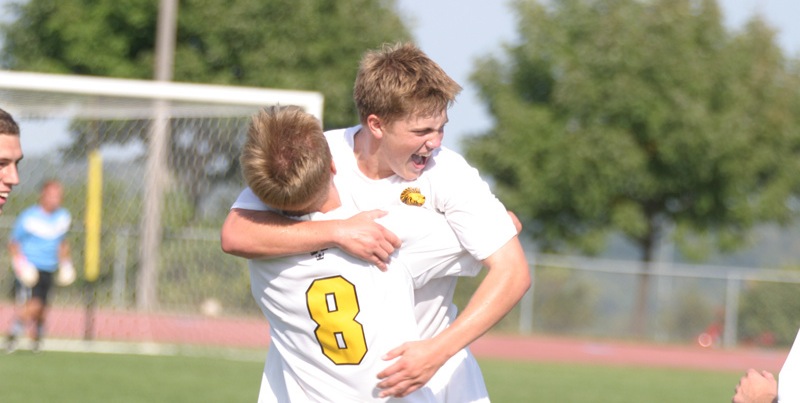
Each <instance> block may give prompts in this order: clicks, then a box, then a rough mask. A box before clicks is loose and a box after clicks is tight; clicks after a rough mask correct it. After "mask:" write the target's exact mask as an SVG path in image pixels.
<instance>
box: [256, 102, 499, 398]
mask: <svg viewBox="0 0 800 403" xmlns="http://www.w3.org/2000/svg"><path fill="white" fill-rule="evenodd" d="M241 165H242V172H243V174H244V177H245V180H246V182H247V184H248V185H249V186H250V188H251V189H252V190H253V192H254V193H255V194H256V195H258V197H259V199H260V200H261V201H263V202H264V203H265V204H267V205H269V206H270V207H271V208H273V209H276V210H277V211H280V212H281V213H282V214H284V215H287V216H290V217H293V219H296V220H331V219H341V218H347V217H349V216H351V215H352V214H354V213H355V212H356V211H355V210H354V209H352V208H348V207H345V206H342V203H341V201H340V198H339V195H338V192H337V189H336V186H335V185H334V183H333V178H334V175H335V172H336V168H335V166H334V164H333V162H332V158H331V154H330V151H329V149H328V144H327V142H326V140H325V137H324V135H323V133H322V128H321V126H320V123H319V121H318V120H317V119H316V118H314V117H313V116H311V115H309V114H307V113H305V112H303V111H302V110H301V109H300V108H298V107H284V108H280V107H272V108H268V109H265V110H262V111H261V112H260V113H259V114H258V115H257V116H256V117H254V119H253V123H252V125H251V127H250V130H249V132H248V138H247V142H246V143H245V145H244V147H243V150H242V155H241ZM380 221H381V223H382V224H383V225H385V226H386V227H387V228H391V229H392V230H393V231H394V232H395V233H396V234H397V235H398V236H399V238H400V239H402V241H403V246H402V247H401V248H400V249H399V250H398V251H397V252H396V253H395V255H394V258H393V259H392V262H391V263H390V264H389V267H388V270H387V271H385V272H382V271H379V270H376V269H374V268H372V269H371V268H370V264H368V263H366V262H363V261H361V260H359V259H356V258H354V257H352V256H350V255H348V254H346V253H344V252H342V251H341V250H339V249H337V248H326V249H321V250H318V251H314V252H312V253H308V254H302V255H294V256H288V257H283V258H275V259H264V260H261V259H251V260H249V266H250V279H251V291H252V294H253V297H254V298H255V300H256V302H257V303H258V305H259V307H260V308H261V309H262V311H263V313H264V315H265V316H266V317H267V319H268V321H269V324H270V337H271V338H270V340H271V348H270V351H269V353H268V358H267V363H266V364H265V369H264V373H263V376H262V386H261V390H260V393H259V402H286V401H320V402H321V401H336V402H368V401H384V400H386V398H380V397H379V396H378V394H379V392H380V391H379V390H378V389H377V388H376V385H377V382H378V380H377V378H376V377H375V374H377V372H378V371H380V370H381V369H382V368H383V367H384V366H385V361H383V360H382V359H381V357H382V356H383V355H384V354H385V353H386V352H387V351H389V350H390V349H391V348H393V347H395V346H397V345H399V344H401V343H403V342H406V341H408V340H415V339H418V338H419V333H418V331H417V326H416V319H415V317H414V309H413V307H414V295H413V289H414V288H417V287H420V286H422V285H423V284H425V283H426V282H427V281H429V280H430V279H432V278H437V277H441V276H446V275H475V274H477V272H478V271H479V270H480V268H481V266H480V264H479V263H478V262H477V261H476V260H475V259H473V258H472V257H471V256H470V255H469V254H468V253H466V251H465V250H464V249H463V248H462V247H461V245H460V244H459V241H458V239H457V238H456V236H455V234H454V233H453V231H452V229H450V227H449V225H448V224H447V222H446V221H445V220H444V217H442V216H441V214H438V213H435V212H433V211H430V210H427V209H423V208H420V207H412V206H405V205H400V206H396V207H394V208H391V209H389V213H388V214H387V215H386V216H384V217H382V218H380ZM465 354H466V353H465ZM465 357H466V355H464V356H463V357H459V359H455V360H452V362H453V365H451V366H450V367H449V368H443V370H442V371H443V372H442V374H443V375H442V376H444V377H445V378H446V380H445V381H444V382H454V383H457V386H458V387H459V390H458V395H457V396H448V398H451V401H461V402H469V401H488V396H487V393H486V391H485V386H484V384H483V379H482V377H481V376H480V371H479V369H478V370H476V371H471V373H472V374H477V375H478V377H477V378H464V377H463V376H462V375H464V374H467V373H470V371H469V369H466V370H463V371H462V372H460V373H459V375H453V374H452V371H454V370H455V371H457V370H459V369H458V368H459V367H461V368H464V366H465V365H470V364H471V365H473V366H474V367H475V368H477V363H476V362H474V358H473V359H472V362H471V363H470V362H462V361H463V360H465V359H466V358H465ZM459 360H462V361H459ZM449 364H450V363H449V362H448V365H449ZM450 368H452V370H451V369H450ZM448 371H451V372H448ZM437 375H438V374H437ZM437 392H438V391H437V390H434V389H431V388H428V387H425V388H422V389H418V390H417V391H415V392H413V393H411V394H409V395H408V396H406V397H405V398H403V399H402V400H403V401H409V402H427V401H437V400H436V396H435V395H436V393H437ZM444 400H445V397H443V396H441V397H440V400H439V401H444Z"/></svg>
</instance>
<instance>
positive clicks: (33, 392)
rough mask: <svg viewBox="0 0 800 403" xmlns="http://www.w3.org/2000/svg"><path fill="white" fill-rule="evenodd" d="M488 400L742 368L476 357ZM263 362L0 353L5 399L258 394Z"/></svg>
mask: <svg viewBox="0 0 800 403" xmlns="http://www.w3.org/2000/svg"><path fill="white" fill-rule="evenodd" d="M259 354H262V353H259ZM479 361H480V363H481V368H482V370H483V373H484V377H485V378H486V384H487V387H488V389H489V394H490V396H491V398H492V402H496V403H505V402H509V403H516V402H548V403H549V402H581V403H591V402H598V403H627V402H631V403H634V402H636V403H650V402H652V403H660V402H665V403H666V402H681V403H692V402H698V403H699V402H704V403H706V402H726V401H730V398H731V396H732V392H733V388H734V386H735V385H736V382H737V381H738V378H739V376H740V374H739V373H731V372H711V371H689V370H676V369H657V368H641V367H619V366H597V365H567V364H549V363H547V364H546V363H531V362H516V361H513V362H512V361H500V360H479ZM262 367H263V362H262V361H261V360H260V359H258V357H254V359H253V360H252V361H242V360H232V359H225V358H213V357H195V356H142V355H120V354H96V353H65V352H54V351H46V352H45V353H43V354H39V355H33V354H31V353H30V352H29V351H18V352H16V353H14V354H12V355H2V356H0V401H2V402H3V403H29V402H59V403H72V402H74V403H110V402H113V403H141V402H147V403H161V402H168V403H181V402H187V403H188V402H192V403H198V402H202V403H212V402H220V403H232V402H255V401H256V396H257V393H258V386H259V383H260V379H261V378H260V375H261V369H262Z"/></svg>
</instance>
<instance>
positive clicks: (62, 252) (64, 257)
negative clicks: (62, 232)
mask: <svg viewBox="0 0 800 403" xmlns="http://www.w3.org/2000/svg"><path fill="white" fill-rule="evenodd" d="M71 260H72V256H71V254H70V251H69V244H68V243H67V241H63V242H61V244H59V245H58V261H59V262H66V261H71Z"/></svg>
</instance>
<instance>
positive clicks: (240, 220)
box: [220, 209, 400, 270]
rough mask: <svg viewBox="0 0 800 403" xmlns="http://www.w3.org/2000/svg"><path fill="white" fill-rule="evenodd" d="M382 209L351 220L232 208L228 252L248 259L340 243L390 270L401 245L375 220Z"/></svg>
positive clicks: (223, 239) (225, 237) (224, 234)
mask: <svg viewBox="0 0 800 403" xmlns="http://www.w3.org/2000/svg"><path fill="white" fill-rule="evenodd" d="M384 215H386V212H384V211H380V210H372V211H366V212H363V213H359V214H357V215H355V216H353V217H352V218H349V219H347V220H331V221H296V220H292V219H289V218H286V217H283V216H281V215H280V214H276V213H274V212H270V211H254V210H243V209H232V210H231V211H230V213H228V216H227V217H226V219H225V222H224V223H223V224H222V230H221V233H220V243H221V245H222V250H223V251H224V252H225V253H228V254H231V255H234V256H239V257H243V258H246V259H258V258H269V257H278V256H288V255H296V254H299V253H306V252H312V251H315V250H320V249H324V248H331V247H338V248H340V249H342V250H344V251H345V252H347V253H348V254H350V255H352V256H355V257H357V258H359V259H361V260H364V261H367V262H369V263H372V264H374V265H376V266H378V268H379V269H381V270H386V263H387V262H388V261H389V255H390V254H391V253H392V252H394V250H395V249H396V248H398V247H400V240H399V239H398V238H397V236H396V235H395V234H393V233H392V232H390V231H389V230H387V229H386V228H384V227H383V226H382V225H380V224H378V223H376V222H375V219H376V218H379V217H382V216H384Z"/></svg>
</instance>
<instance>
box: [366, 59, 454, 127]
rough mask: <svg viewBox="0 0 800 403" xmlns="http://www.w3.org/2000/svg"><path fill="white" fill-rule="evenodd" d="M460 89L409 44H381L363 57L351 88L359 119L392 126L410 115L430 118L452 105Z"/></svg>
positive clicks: (433, 63) (431, 61)
mask: <svg viewBox="0 0 800 403" xmlns="http://www.w3.org/2000/svg"><path fill="white" fill-rule="evenodd" d="M460 92H461V86H460V85H458V83H457V82H456V81H455V80H453V79H452V78H450V76H448V75H447V73H445V72H444V70H442V68H441V67H439V65H438V64H436V62H434V61H433V60H431V58H429V57H428V56H427V55H426V54H425V53H424V52H422V50H420V49H419V48H418V47H417V46H415V45H414V44H411V43H398V44H395V45H388V44H385V45H383V47H381V48H380V49H378V50H373V51H369V52H367V53H366V54H364V57H363V58H362V59H361V63H360V65H359V69H358V74H357V75H356V81H355V85H354V89H353V99H354V100H355V104H356V109H358V115H359V119H360V120H361V123H362V124H365V123H366V121H367V117H368V116H369V115H376V116H378V117H379V118H381V119H383V120H384V121H385V122H386V123H392V122H394V121H397V120H399V119H403V118H405V117H407V116H410V115H421V116H433V115H434V114H437V113H440V112H442V111H444V110H446V109H448V108H449V107H451V106H452V105H453V103H454V102H455V99H456V96H457V95H458V94H459V93H460Z"/></svg>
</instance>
